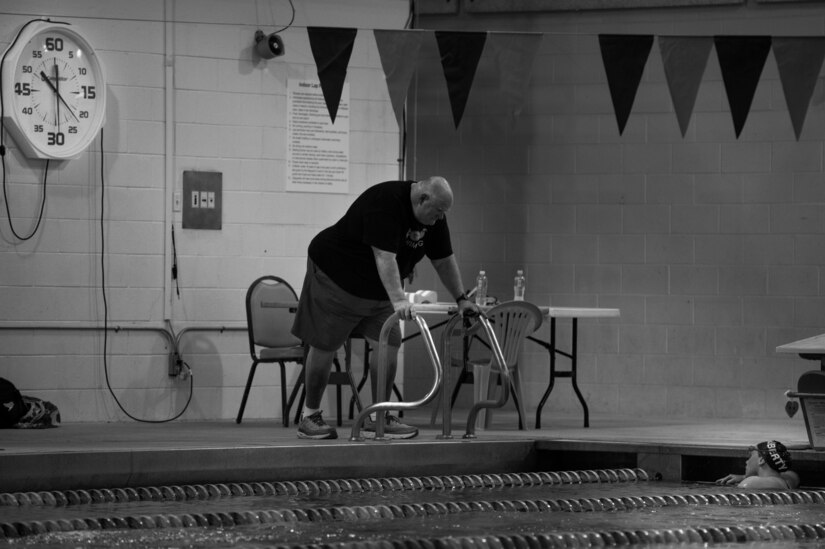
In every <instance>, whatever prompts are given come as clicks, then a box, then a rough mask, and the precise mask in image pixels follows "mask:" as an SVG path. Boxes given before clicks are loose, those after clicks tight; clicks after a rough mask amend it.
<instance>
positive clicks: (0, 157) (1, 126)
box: [0, 18, 69, 241]
mask: <svg viewBox="0 0 825 549" xmlns="http://www.w3.org/2000/svg"><path fill="white" fill-rule="evenodd" d="M36 21H43V22H47V23H58V24H61V25H68V24H69V23H66V22H65V21H51V20H50V19H42V18H41V19H32V20H30V21H27V22H26V23H25V24H24V25H23V26H22V27H20V30H19V31H17V35H16V36H15V37H14V40H12V42H11V45H10V46H9V47H8V49H7V50H6V52H5V53H4V54H3V57H2V58H0V90H2V89H3V66H5V64H6V56H7V55H8V54H9V52H10V51H11V50H12V48H14V46H15V45H16V44H17V41H18V40H19V39H20V36H21V35H22V34H23V31H24V30H26V27H28V26H29V25H31V24H32V23H34V22H36ZM5 108H6V106H5V105H4V104H3V94H2V93H0V162H2V164H3V202H4V203H5V205H6V218H7V219H8V220H9V227H10V228H11V232H12V234H13V235H14V236H15V238H17V239H18V240H21V241H26V240H29V239H31V238H32V237H33V236H34V235H35V233H37V229H39V228H40V222H41V221H43V210H44V209H45V208H46V181H47V180H48V177H49V162H50V161H49V160H46V169H45V171H44V173H43V196H42V198H41V199H40V213H39V214H38V216H37V223H36V224H35V226H34V229H32V232H31V233H29V234H28V235H26V236H20V235H19V234H17V231H16V230H15V228H14V223H12V220H11V208H10V207H9V194H8V191H7V184H6V141H5V136H6V125H5V123H4V122H3V117H4V116H5V114H6V111H5Z"/></svg>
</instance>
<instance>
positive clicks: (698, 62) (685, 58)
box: [659, 36, 713, 137]
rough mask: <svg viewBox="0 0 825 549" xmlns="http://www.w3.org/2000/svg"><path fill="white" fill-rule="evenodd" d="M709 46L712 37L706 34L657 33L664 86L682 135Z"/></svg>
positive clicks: (694, 101) (706, 61) (707, 55)
mask: <svg viewBox="0 0 825 549" xmlns="http://www.w3.org/2000/svg"><path fill="white" fill-rule="evenodd" d="M712 47H713V39H712V38H711V37H710V36H660V37H659V51H660V52H661V54H662V63H663V64H664V67H665V77H666V78H667V86H668V89H669V90H670V97H671V99H672V100H673V108H674V109H675V110H676V118H677V119H678V120H679V129H680V130H682V137H684V136H685V132H687V128H688V124H690V117H691V115H692V114H693V106H694V105H695V104H696V94H697V93H698V92H699V84H701V82H702V75H703V74H704V72H705V67H706V66H707V64H708V57H710V50H711V48H712Z"/></svg>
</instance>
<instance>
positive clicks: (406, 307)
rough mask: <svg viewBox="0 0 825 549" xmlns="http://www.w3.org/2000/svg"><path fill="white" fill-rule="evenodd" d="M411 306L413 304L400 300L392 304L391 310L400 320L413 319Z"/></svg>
mask: <svg viewBox="0 0 825 549" xmlns="http://www.w3.org/2000/svg"><path fill="white" fill-rule="evenodd" d="M412 306H413V304H412V303H410V302H409V301H407V300H406V299H401V300H398V301H393V302H392V308H393V309H395V312H396V313H398V316H399V317H400V318H401V320H412V319H413V308H412Z"/></svg>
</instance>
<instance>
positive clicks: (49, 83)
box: [40, 71, 80, 122]
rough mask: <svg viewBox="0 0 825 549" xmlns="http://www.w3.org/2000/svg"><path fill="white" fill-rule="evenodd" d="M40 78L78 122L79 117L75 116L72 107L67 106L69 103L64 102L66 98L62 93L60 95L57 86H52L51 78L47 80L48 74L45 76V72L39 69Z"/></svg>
mask: <svg viewBox="0 0 825 549" xmlns="http://www.w3.org/2000/svg"><path fill="white" fill-rule="evenodd" d="M40 79H41V80H43V82H45V83H46V84H48V86H49V87H50V88H51V89H52V91H53V92H54V93H55V94H56V95H57V98H58V99H59V100H60V101H62V102H63V104H64V105H65V106H66V108H67V109H69V113H71V115H72V116H73V117H74V119H75V120H77V121H78V122H79V121H80V119H79V118H78V117H77V115H76V114H75V113H74V111H73V110H72V108H71V107H70V106H69V104H68V103H66V100H65V99H63V96H62V95H60V92H59V91H57V88H55V87H54V84H52V81H51V80H49V77H48V76H46V73H45V72H43V71H40Z"/></svg>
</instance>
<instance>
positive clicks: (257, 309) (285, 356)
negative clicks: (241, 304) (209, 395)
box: [235, 275, 304, 427]
mask: <svg viewBox="0 0 825 549" xmlns="http://www.w3.org/2000/svg"><path fill="white" fill-rule="evenodd" d="M297 307H298V296H297V294H296V293H295V290H293V289H292V286H290V285H289V283H288V282H287V281H285V280H284V279H282V278H279V277H277V276H269V275H267V276H262V277H260V278H259V279H257V280H256V281H255V282H253V283H252V285H251V286H249V290H247V292H246V323H247V331H248V333H249V354H250V355H251V356H252V367H251V368H250V370H249V376H248V377H247V380H246V388H245V389H244V393H243V398H242V399H241V407H240V409H239V410H238V417H237V418H235V423H240V422H241V420H242V419H243V413H244V408H246V400H247V398H248V397H249V389H250V388H251V387H252V379H253V378H254V377H255V371H256V370H257V369H258V364H260V363H267V364H272V363H275V364H278V365H279V366H280V367H281V413H282V414H283V421H284V427H288V426H289V407H288V404H287V397H286V363H287V362H294V363H296V364H299V365H303V363H304V345H303V342H302V341H301V340H300V339H298V338H297V337H295V336H294V335H292V333H291V331H290V330H291V328H292V320H293V318H294V317H295V311H296V310H297Z"/></svg>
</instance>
